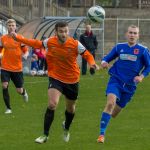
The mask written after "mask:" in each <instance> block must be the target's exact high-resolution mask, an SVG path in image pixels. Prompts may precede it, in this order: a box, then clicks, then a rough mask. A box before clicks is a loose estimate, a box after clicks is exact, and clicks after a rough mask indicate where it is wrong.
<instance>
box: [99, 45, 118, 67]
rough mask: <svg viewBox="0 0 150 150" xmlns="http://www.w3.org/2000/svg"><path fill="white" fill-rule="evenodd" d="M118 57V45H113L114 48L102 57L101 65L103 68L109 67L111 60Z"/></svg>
mask: <svg viewBox="0 0 150 150" xmlns="http://www.w3.org/2000/svg"><path fill="white" fill-rule="evenodd" d="M117 57H118V53H117V46H115V47H113V49H112V50H111V51H110V52H109V53H108V54H107V55H106V56H105V57H104V58H103V59H102V62H101V66H102V68H109V62H111V61H112V60H114V59H115V58H117Z"/></svg>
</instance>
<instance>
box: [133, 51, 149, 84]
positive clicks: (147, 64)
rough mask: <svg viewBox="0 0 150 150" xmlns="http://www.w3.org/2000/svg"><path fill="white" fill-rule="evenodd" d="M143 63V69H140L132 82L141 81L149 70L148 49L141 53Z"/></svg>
mask: <svg viewBox="0 0 150 150" xmlns="http://www.w3.org/2000/svg"><path fill="white" fill-rule="evenodd" d="M142 60H143V64H144V69H143V70H142V72H141V74H140V75H139V76H136V77H135V78H134V82H136V83H138V82H142V81H143V79H144V78H145V77H146V76H148V74H149V72H150V53H149V51H148V49H146V50H145V51H144V53H143V59H142Z"/></svg>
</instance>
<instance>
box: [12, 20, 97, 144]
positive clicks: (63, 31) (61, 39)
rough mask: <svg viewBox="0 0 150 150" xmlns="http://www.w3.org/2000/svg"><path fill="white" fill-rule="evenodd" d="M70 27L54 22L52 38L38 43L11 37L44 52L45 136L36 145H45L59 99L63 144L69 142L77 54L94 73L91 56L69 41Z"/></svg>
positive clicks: (78, 44)
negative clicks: (46, 78)
mask: <svg viewBox="0 0 150 150" xmlns="http://www.w3.org/2000/svg"><path fill="white" fill-rule="evenodd" d="M68 35H69V27H68V24H67V23H66V22H57V23H56V25H55V36H53V37H50V38H48V39H45V40H44V41H39V40H35V39H26V38H24V37H22V36H20V35H17V34H16V33H13V34H12V36H13V37H14V38H15V39H16V40H17V41H19V42H23V43H25V44H27V45H29V46H31V47H34V48H42V47H44V48H45V49H47V54H46V60H47V65H48V76H49V86H48V107H47V110H46V112H45V117H44V133H43V135H42V136H40V137H38V138H37V139H35V142H37V143H44V142H46V141H47V139H48V135H49V129H50V127H51V124H52V122H53V119H54V112H55V109H56V107H57V105H58V102H59V99H60V96H61V95H62V94H63V95H64V96H65V98H66V110H65V121H64V122H63V124H62V127H63V131H64V136H63V139H64V141H65V142H68V141H69V137H70V134H69V127H70V125H71V122H72V120H73V118H74V114H75V105H76V100H77V97H78V86H79V76H80V70H79V67H78V64H77V56H78V54H80V55H81V56H82V57H84V58H85V59H86V60H87V62H88V63H89V65H90V67H91V68H93V69H97V68H98V66H97V65H96V63H95V61H94V58H93V56H92V55H91V54H90V53H89V52H88V50H86V49H85V47H84V46H83V45H82V44H81V43H80V42H79V41H77V40H74V39H73V38H72V37H69V36H68Z"/></svg>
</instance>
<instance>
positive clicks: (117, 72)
mask: <svg viewBox="0 0 150 150" xmlns="http://www.w3.org/2000/svg"><path fill="white" fill-rule="evenodd" d="M126 38H127V42H126V43H118V44H117V45H116V46H114V48H113V49H112V50H111V51H110V53H109V54H108V55H106V56H105V57H104V58H103V60H102V62H101V66H102V67H103V68H108V67H109V62H111V61H112V60H114V59H116V58H117V59H116V61H115V62H114V64H113V66H112V67H111V68H110V69H109V75H110V79H109V82H108V85H107V89H106V95H107V103H106V105H105V108H104V111H103V113H102V116H101V121H100V135H99V137H98V139H97V141H98V142H100V143H104V140H105V132H106V129H107V126H108V124H109V121H110V119H111V117H113V118H115V117H116V116H117V115H118V114H119V113H120V112H121V110H122V109H123V108H124V107H125V106H126V105H127V104H128V102H130V100H131V98H132V96H133V95H134V93H135V91H136V86H137V84H138V83H139V82H142V81H143V78H144V77H146V76H147V75H148V74H149V72H150V56H149V52H148V49H147V47H145V46H143V45H141V44H139V43H137V40H138V38H139V28H138V27H137V26H135V25H131V26H129V27H128V30H127V33H126Z"/></svg>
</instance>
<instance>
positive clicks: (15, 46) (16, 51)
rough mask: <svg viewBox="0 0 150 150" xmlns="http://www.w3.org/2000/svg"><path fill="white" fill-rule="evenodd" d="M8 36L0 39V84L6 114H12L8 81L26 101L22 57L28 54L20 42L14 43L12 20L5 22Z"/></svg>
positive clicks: (14, 28) (13, 22) (14, 26)
mask: <svg viewBox="0 0 150 150" xmlns="http://www.w3.org/2000/svg"><path fill="white" fill-rule="evenodd" d="M7 28H8V34H6V35H3V36H1V38H0V52H1V51H2V50H3V48H4V51H3V56H2V58H1V82H2V91H3V99H4V102H5V105H6V111H5V113H6V114H10V113H12V110H11V106H10V96H9V91H8V86H9V81H10V80H12V81H13V83H14V85H15V87H16V90H17V92H18V93H19V94H20V95H22V96H23V99H24V101H26V102H27V101H28V94H27V92H26V90H25V88H24V87H23V82H24V81H23V73H22V55H24V56H26V55H27V54H28V47H27V46H25V45H24V44H22V43H21V42H16V41H15V40H14V39H13V38H12V36H11V35H10V34H11V32H15V31H16V21H15V20H14V19H8V20H7Z"/></svg>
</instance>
